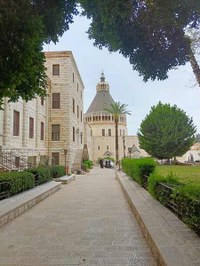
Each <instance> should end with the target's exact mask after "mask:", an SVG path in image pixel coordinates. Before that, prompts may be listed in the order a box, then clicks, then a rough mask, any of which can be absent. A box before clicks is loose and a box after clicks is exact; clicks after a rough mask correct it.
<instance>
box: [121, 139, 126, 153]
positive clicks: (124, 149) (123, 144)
mask: <svg viewBox="0 0 200 266" xmlns="http://www.w3.org/2000/svg"><path fill="white" fill-rule="evenodd" d="M122 140H123V151H124V158H125V157H126V153H125V136H123V137H122Z"/></svg>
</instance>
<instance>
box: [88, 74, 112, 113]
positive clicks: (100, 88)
mask: <svg viewBox="0 0 200 266" xmlns="http://www.w3.org/2000/svg"><path fill="white" fill-rule="evenodd" d="M96 90H97V93H96V95H95V97H94V99H93V101H92V103H91V105H90V107H89V108H88V110H87V112H86V113H87V114H88V113H93V112H105V108H109V107H110V105H111V104H112V103H114V100H113V98H112V96H111V95H110V92H109V84H108V82H106V81H105V77H104V73H103V72H102V73H101V77H100V82H99V83H97V86H96Z"/></svg>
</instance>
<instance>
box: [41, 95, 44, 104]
mask: <svg viewBox="0 0 200 266" xmlns="http://www.w3.org/2000/svg"><path fill="white" fill-rule="evenodd" d="M41 105H44V96H42V97H41Z"/></svg>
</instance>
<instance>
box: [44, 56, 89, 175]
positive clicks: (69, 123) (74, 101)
mask: <svg viewBox="0 0 200 266" xmlns="http://www.w3.org/2000/svg"><path fill="white" fill-rule="evenodd" d="M45 56H46V68H47V76H48V77H49V79H50V80H51V91H50V92H49V119H48V128H49V135H48V139H49V142H48V151H49V157H50V158H52V159H53V157H54V155H55V154H59V164H61V165H65V160H66V166H67V168H68V171H71V169H72V168H73V164H74V163H75V161H76V163H79V164H80V163H81V155H82V149H83V144H84V143H83V140H84V135H83V134H84V124H83V91H84V85H83V82H82V79H81V76H80V74H79V71H78V68H77V66H76V63H75V60H74V57H73V55H72V53H71V52H46V53H45ZM55 65H59V75H54V73H53V66H55ZM53 93H60V108H52V107H53V106H52V94H53ZM52 125H60V138H59V140H57V141H53V140H52ZM77 167H78V168H80V165H79V166H77Z"/></svg>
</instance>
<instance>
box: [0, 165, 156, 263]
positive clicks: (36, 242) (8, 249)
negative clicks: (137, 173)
mask: <svg viewBox="0 0 200 266" xmlns="http://www.w3.org/2000/svg"><path fill="white" fill-rule="evenodd" d="M0 265H38V266H42V265H90V266H92V265H94V266H98V265H105V266H106V265H107V266H108V265H110V266H111V265H115V266H117V265H118V266H126V265H138V266H139V265H146V266H147V265H148V266H153V265H156V264H155V261H154V259H153V257H152V254H151V252H150V250H149V248H148V246H147V244H146V242H145V240H144V238H143V236H142V234H141V232H140V229H139V227H138V225H137V222H136V221H135V218H134V217H133V215H132V212H131V211H130V209H129V206H128V204H127V202H126V200H125V197H124V195H123V192H122V190H121V188H120V186H119V184H118V182H117V181H116V179H115V172H114V170H111V169H100V168H95V169H94V170H92V171H91V172H90V173H89V174H87V175H85V176H77V178H76V181H74V182H71V183H70V184H68V185H63V186H62V189H61V190H59V191H58V192H56V193H55V194H53V195H51V196H50V197H49V198H47V199H45V200H44V201H42V202H40V203H39V204H38V205H36V206H35V207H33V208H32V209H30V210H28V211H27V212H26V213H24V214H22V215H21V216H19V217H18V218H16V219H15V220H13V221H12V222H10V223H9V224H7V225H5V226H4V227H2V228H1V229H0Z"/></svg>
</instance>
